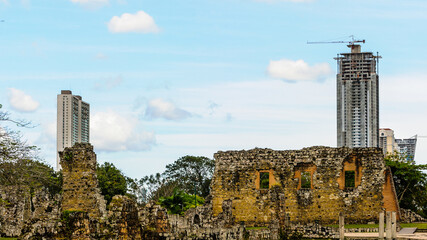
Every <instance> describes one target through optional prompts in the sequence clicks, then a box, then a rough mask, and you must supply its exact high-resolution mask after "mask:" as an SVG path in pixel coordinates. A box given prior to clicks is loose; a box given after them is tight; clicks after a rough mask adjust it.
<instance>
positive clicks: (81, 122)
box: [56, 90, 89, 170]
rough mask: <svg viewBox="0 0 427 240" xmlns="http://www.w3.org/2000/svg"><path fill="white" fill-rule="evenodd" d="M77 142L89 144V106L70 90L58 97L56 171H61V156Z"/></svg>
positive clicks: (63, 91) (62, 92)
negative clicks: (62, 152) (61, 153)
mask: <svg viewBox="0 0 427 240" xmlns="http://www.w3.org/2000/svg"><path fill="white" fill-rule="evenodd" d="M76 142H89V104H88V103H86V102H83V101H82V97H80V96H77V95H73V94H72V92H71V91H70V90H62V91H61V94H58V96H57V120H56V149H57V152H56V169H57V170H60V169H61V165H60V164H59V154H58V152H61V151H63V150H64V148H66V147H72V146H73V145H74V143H76Z"/></svg>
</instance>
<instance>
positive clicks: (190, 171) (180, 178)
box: [164, 156, 215, 197]
mask: <svg viewBox="0 0 427 240" xmlns="http://www.w3.org/2000/svg"><path fill="white" fill-rule="evenodd" d="M214 167H215V161H214V160H212V159H209V158H207V157H195V156H184V157H181V158H179V159H178V160H176V161H175V162H174V163H172V164H168V165H167V166H166V171H165V172H164V175H165V177H166V178H167V179H169V181H173V182H176V183H177V187H178V188H180V189H183V190H184V191H185V192H187V193H196V194H197V195H199V196H202V197H206V196H208V195H209V192H210V183H211V179H212V175H213V170H214Z"/></svg>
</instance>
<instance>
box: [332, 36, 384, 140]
mask: <svg viewBox="0 0 427 240" xmlns="http://www.w3.org/2000/svg"><path fill="white" fill-rule="evenodd" d="M348 47H350V48H351V53H341V54H340V56H338V57H337V58H336V60H337V63H338V73H337V145H338V147H342V146H346V147H378V141H379V139H378V130H379V104H378V74H377V70H376V65H377V59H378V56H374V55H373V54H372V52H361V47H360V45H357V44H351V45H348Z"/></svg>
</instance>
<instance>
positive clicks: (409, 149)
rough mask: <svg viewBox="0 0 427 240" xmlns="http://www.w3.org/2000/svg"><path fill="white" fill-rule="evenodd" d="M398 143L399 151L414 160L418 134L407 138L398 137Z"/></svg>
mask: <svg viewBox="0 0 427 240" xmlns="http://www.w3.org/2000/svg"><path fill="white" fill-rule="evenodd" d="M396 143H397V146H398V147H399V152H401V153H403V154H405V155H406V158H407V159H408V160H414V158H415V147H416V146H417V135H415V136H413V137H411V138H406V139H396Z"/></svg>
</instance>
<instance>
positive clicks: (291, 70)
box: [267, 59, 332, 81]
mask: <svg viewBox="0 0 427 240" xmlns="http://www.w3.org/2000/svg"><path fill="white" fill-rule="evenodd" d="M267 72H268V74H269V75H270V76H271V77H273V78H279V79H283V80H288V81H315V80H318V79H321V78H324V77H326V76H329V75H331V74H332V69H331V67H330V66H329V64H328V63H318V64H315V65H313V66H309V65H308V64H307V63H306V62H304V60H296V61H293V60H290V59H281V60H278V61H273V60H271V61H270V64H269V65H268V67H267Z"/></svg>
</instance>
